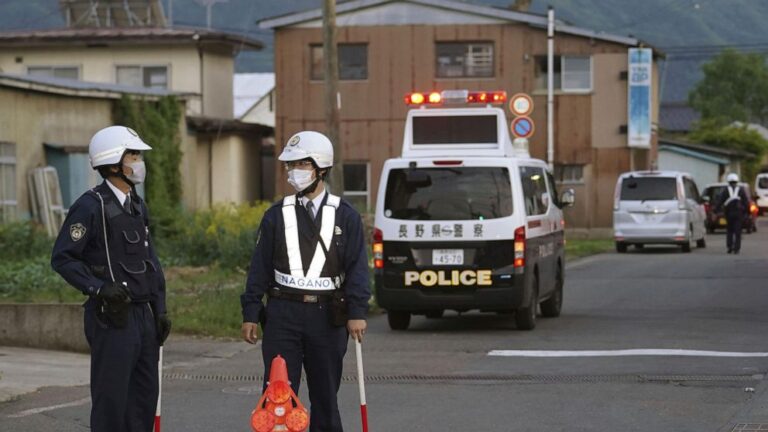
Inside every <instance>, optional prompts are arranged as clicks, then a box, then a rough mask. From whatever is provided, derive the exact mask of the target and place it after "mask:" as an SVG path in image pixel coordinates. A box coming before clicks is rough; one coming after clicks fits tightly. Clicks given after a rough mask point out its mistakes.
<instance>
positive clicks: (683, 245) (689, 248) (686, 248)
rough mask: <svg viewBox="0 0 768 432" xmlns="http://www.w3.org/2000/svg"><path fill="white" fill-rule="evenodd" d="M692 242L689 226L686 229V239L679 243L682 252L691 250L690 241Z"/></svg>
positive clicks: (691, 231) (691, 230)
mask: <svg viewBox="0 0 768 432" xmlns="http://www.w3.org/2000/svg"><path fill="white" fill-rule="evenodd" d="M692 242H693V228H690V229H689V230H688V239H687V240H686V241H685V243H683V244H682V245H680V247H681V249H682V250H683V252H684V253H689V252H690V251H691V243H692Z"/></svg>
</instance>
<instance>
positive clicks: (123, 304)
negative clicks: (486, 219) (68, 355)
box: [51, 126, 171, 432]
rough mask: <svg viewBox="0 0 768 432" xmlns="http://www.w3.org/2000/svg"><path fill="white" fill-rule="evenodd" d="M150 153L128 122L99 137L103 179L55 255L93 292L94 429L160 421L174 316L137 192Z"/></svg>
mask: <svg viewBox="0 0 768 432" xmlns="http://www.w3.org/2000/svg"><path fill="white" fill-rule="evenodd" d="M148 150H152V148H151V147H150V146H149V145H147V144H146V143H145V142H144V141H142V140H141V138H139V135H138V134H137V133H136V132H135V131H133V130H132V129H130V128H127V127H125V126H110V127H107V128H105V129H102V130H100V131H98V132H97V133H96V134H95V135H94V136H93V138H92V139H91V143H90V145H89V147H88V153H89V156H90V161H91V167H92V168H93V169H95V170H98V172H99V174H101V176H102V177H103V178H104V182H102V183H101V184H100V185H99V186H96V187H95V188H93V189H92V190H89V191H87V192H85V193H84V194H83V195H81V196H80V198H78V199H77V201H75V203H74V204H72V207H70V209H69V213H68V214H67V218H66V220H65V221H64V225H63V226H62V228H61V232H59V235H58V238H57V239H56V243H55V244H54V247H53V252H52V256H51V265H52V266H53V269H54V270H56V271H57V272H58V273H59V274H61V276H62V277H63V278H64V279H65V280H66V281H67V282H69V283H70V285H72V286H73V287H75V288H76V289H78V290H79V291H81V292H82V293H83V294H84V295H85V296H88V300H87V301H86V302H85V304H84V305H83V306H84V314H85V322H84V325H85V337H86V339H87V341H88V344H89V345H90V347H91V400H92V407H91V418H90V427H91V430H92V431H94V432H148V431H151V430H152V427H153V422H154V416H155V407H156V404H157V396H158V370H157V365H158V356H159V347H160V345H162V344H163V342H164V341H165V339H166V338H167V337H168V333H169V332H170V328H171V321H170V320H169V319H168V318H167V315H166V307H165V278H164V276H163V271H162V268H161V267H160V262H159V260H158V259H157V254H156V253H155V249H154V244H153V241H152V239H151V238H150V236H149V228H148V227H149V216H148V213H147V207H146V205H145V204H144V201H143V200H142V199H141V197H140V196H138V195H137V194H136V190H135V186H136V185H137V184H140V183H142V182H143V181H144V178H145V175H146V168H145V166H144V161H143V158H142V152H144V151H148Z"/></svg>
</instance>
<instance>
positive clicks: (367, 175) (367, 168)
mask: <svg viewBox="0 0 768 432" xmlns="http://www.w3.org/2000/svg"><path fill="white" fill-rule="evenodd" d="M346 165H365V192H362V191H346V190H345V191H344V193H343V194H342V196H364V197H365V208H366V209H370V208H371V163H370V162H368V161H355V162H353V161H350V162H344V166H346ZM341 175H344V172H342V173H341ZM345 187H346V185H345Z"/></svg>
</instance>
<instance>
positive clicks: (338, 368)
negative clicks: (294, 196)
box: [241, 193, 371, 432]
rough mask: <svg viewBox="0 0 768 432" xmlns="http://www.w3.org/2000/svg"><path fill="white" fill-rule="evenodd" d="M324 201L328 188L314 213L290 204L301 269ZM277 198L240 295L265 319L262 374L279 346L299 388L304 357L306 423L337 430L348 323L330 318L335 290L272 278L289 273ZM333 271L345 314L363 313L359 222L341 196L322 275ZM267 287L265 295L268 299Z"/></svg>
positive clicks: (253, 317)
mask: <svg viewBox="0 0 768 432" xmlns="http://www.w3.org/2000/svg"><path fill="white" fill-rule="evenodd" d="M297 201H298V200H297ZM327 201H328V193H325V197H324V199H323V202H322V205H321V206H320V208H319V209H318V212H317V218H315V219H314V220H313V218H312V216H311V215H310V214H309V213H308V212H307V210H306V209H305V208H304V207H302V206H301V205H296V206H295V212H296V222H297V225H298V233H299V248H300V252H301V262H302V265H303V266H304V269H303V271H304V272H305V274H306V272H307V270H308V268H309V265H310V262H311V261H312V257H313V256H314V254H315V252H316V250H317V245H318V235H317V234H318V230H319V228H320V226H321V219H322V212H323V207H324V206H325V205H326V203H327ZM282 206H283V202H282V201H279V202H277V203H275V204H274V205H273V206H272V207H270V208H269V209H268V210H267V212H266V213H265V214H264V217H263V219H262V222H261V226H260V227H259V234H258V239H257V242H256V250H255V252H254V254H253V259H252V261H251V267H250V270H249V273H248V280H247V283H246V289H245V293H244V294H243V295H242V296H241V304H242V308H243V321H244V322H251V323H259V322H260V323H262V329H263V341H262V355H263V358H264V365H265V374H264V376H265V381H266V377H268V376H269V368H270V366H271V362H272V359H273V358H274V357H275V356H276V355H278V354H280V355H281V356H282V357H283V358H285V360H286V363H287V366H288V377H289V379H290V381H291V387H293V390H294V391H295V392H296V393H297V394H298V392H299V383H300V381H301V368H302V365H303V366H304V370H305V372H306V377H307V387H308V390H309V399H310V411H311V414H310V431H311V432H320V431H324V432H339V431H342V426H341V418H340V415H339V409H338V405H337V399H336V394H337V393H338V390H339V386H340V384H341V373H342V362H343V359H344V355H345V354H346V351H347V340H348V337H349V335H348V333H347V329H346V325H336V324H338V323H336V324H334V323H332V322H331V320H332V311H331V308H332V306H331V297H332V295H329V294H327V292H322V291H320V292H318V291H310V290H301V289H296V288H291V287H286V286H281V285H279V284H278V283H277V282H276V281H275V270H278V271H281V272H282V273H290V271H289V270H288V268H289V265H288V264H289V263H288V261H289V258H288V252H287V245H286V238H285V237H286V236H285V223H284V220H283V213H282ZM311 224H315V227H314V228H313V227H312V225H311ZM337 276H338V277H340V279H341V280H342V281H343V282H342V284H341V286H340V288H338V289H341V290H343V293H344V297H345V303H346V309H347V315H348V317H347V318H348V319H365V317H366V314H367V311H368V300H369V298H370V296H371V294H370V287H369V279H368V256H367V253H366V250H365V240H364V237H363V223H362V220H361V218H360V215H359V214H358V213H357V211H355V210H354V209H353V208H352V206H351V205H350V204H349V203H348V202H346V201H344V200H341V202H340V204H339V206H338V208H337V210H336V215H335V229H334V234H333V237H332V240H331V244H330V247H329V248H328V250H327V260H326V262H325V265H324V267H323V270H322V272H321V277H331V278H334V277H337ZM331 292H333V291H331ZM337 293H338V292H337ZM265 294H266V295H267V296H268V297H269V301H268V302H267V305H266V307H265V305H264V302H263V300H264V296H265ZM318 294H319V295H318ZM265 385H266V383H265Z"/></svg>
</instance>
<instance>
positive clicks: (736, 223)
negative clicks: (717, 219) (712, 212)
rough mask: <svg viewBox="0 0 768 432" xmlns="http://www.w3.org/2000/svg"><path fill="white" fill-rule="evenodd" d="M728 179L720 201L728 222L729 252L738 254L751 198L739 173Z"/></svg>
mask: <svg viewBox="0 0 768 432" xmlns="http://www.w3.org/2000/svg"><path fill="white" fill-rule="evenodd" d="M726 180H728V186H726V187H725V190H724V191H723V192H722V193H721V194H720V197H719V199H718V203H719V206H720V208H722V209H723V212H725V220H726V222H727V224H728V233H727V235H726V240H725V241H726V246H727V247H728V253H735V254H738V253H739V251H740V250H741V227H742V224H743V223H744V218H746V217H747V215H748V213H749V198H747V193H746V192H744V189H743V188H741V187H740V186H739V176H738V175H737V174H734V173H731V174H728V177H727V178H726Z"/></svg>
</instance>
